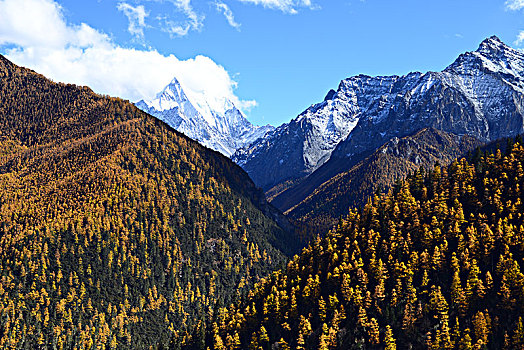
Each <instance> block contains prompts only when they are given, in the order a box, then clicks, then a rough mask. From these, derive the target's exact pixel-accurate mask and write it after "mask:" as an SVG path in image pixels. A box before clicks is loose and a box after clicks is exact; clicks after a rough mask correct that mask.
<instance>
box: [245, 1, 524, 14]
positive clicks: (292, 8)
mask: <svg viewBox="0 0 524 350" xmlns="http://www.w3.org/2000/svg"><path fill="white" fill-rule="evenodd" d="M240 1H241V2H244V3H251V4H255V5H262V6H264V7H266V8H270V9H277V10H280V11H282V12H286V13H291V14H296V13H298V11H297V8H298V7H308V8H315V6H313V4H312V2H311V0H240ZM522 1H524V0H522Z"/></svg>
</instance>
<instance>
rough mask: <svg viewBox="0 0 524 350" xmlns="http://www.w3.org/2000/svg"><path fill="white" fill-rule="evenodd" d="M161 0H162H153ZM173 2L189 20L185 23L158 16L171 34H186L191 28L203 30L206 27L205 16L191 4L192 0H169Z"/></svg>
mask: <svg viewBox="0 0 524 350" xmlns="http://www.w3.org/2000/svg"><path fill="white" fill-rule="evenodd" d="M152 1H157V2H158V1H161V0H152ZM167 1H169V2H170V3H172V4H173V5H174V6H175V8H176V9H177V11H179V12H182V13H183V14H184V15H185V16H186V17H187V20H186V21H185V22H183V23H179V22H176V21H173V20H171V19H170V18H169V17H167V16H161V17H157V19H158V20H160V21H161V22H162V23H163V26H162V30H163V31H165V32H166V33H169V34H170V35H174V36H185V35H187V34H188V33H189V31H190V30H195V31H201V30H202V28H203V27H204V19H205V16H204V15H202V14H198V13H197V12H196V11H195V10H194V9H193V6H191V0H167Z"/></svg>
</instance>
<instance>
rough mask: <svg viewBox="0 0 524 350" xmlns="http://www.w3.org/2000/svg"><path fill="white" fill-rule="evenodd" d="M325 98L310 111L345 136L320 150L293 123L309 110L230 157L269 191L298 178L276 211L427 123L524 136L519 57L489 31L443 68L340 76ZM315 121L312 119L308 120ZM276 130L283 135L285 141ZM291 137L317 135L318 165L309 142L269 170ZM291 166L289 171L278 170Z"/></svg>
mask: <svg viewBox="0 0 524 350" xmlns="http://www.w3.org/2000/svg"><path fill="white" fill-rule="evenodd" d="M330 95H331V96H330V98H331V99H328V100H327V101H324V102H322V103H320V104H318V105H315V106H313V107H311V108H310V109H311V110H315V111H317V114H316V116H317V118H318V119H320V120H340V121H343V122H341V123H340V124H338V125H339V127H338V129H337V130H344V133H346V132H347V136H345V135H344V134H343V133H342V132H341V133H340V137H338V138H331V139H330V140H332V143H331V144H329V147H327V146H326V147H324V146H323V144H322V140H321V139H320V138H318V137H317V138H314V135H315V133H314V132H312V130H314V128H310V130H309V131H307V132H303V136H301V135H302V134H301V133H300V132H297V128H296V126H295V125H300V123H298V121H300V120H303V119H305V118H304V114H305V115H311V113H308V111H306V112H304V113H303V114H302V115H301V116H299V117H298V118H297V119H295V120H294V121H292V122H290V123H289V124H285V125H283V126H281V127H280V128H278V129H277V130H276V131H275V132H273V133H270V134H268V135H266V137H265V138H263V139H261V140H258V141H257V142H255V143H254V144H253V145H252V146H250V147H249V148H248V149H242V150H240V151H238V152H237V153H236V154H235V155H234V156H233V159H234V160H235V161H237V162H238V163H239V164H240V165H241V166H242V167H243V168H244V169H245V170H246V171H247V172H248V173H249V174H250V175H251V176H252V178H253V179H254V181H255V183H257V185H259V186H262V187H263V188H264V189H266V190H268V189H269V188H271V187H272V186H275V185H278V184H281V183H284V182H286V181H287V180H289V178H290V177H293V176H295V179H294V183H293V186H292V187H291V188H289V189H287V190H284V191H282V192H281V193H279V194H278V195H276V196H274V198H273V201H272V203H273V204H274V205H276V206H277V207H279V208H280V209H283V210H288V209H290V208H292V207H293V206H295V205H296V204H297V203H299V202H300V201H302V200H304V199H305V198H306V197H307V196H309V195H310V194H311V193H313V191H315V189H317V188H318V187H319V186H320V185H322V184H323V183H324V182H326V181H328V180H330V179H331V178H333V177H334V176H336V175H337V174H340V173H342V172H345V171H348V170H349V169H351V168H352V167H353V166H355V165H356V164H358V163H359V162H360V161H362V160H364V159H365V158H366V157H368V156H369V155H371V154H372V153H373V152H374V151H375V150H376V149H377V148H378V147H380V146H382V145H384V144H385V143H387V142H388V141H390V140H391V139H392V138H395V137H399V138H402V137H405V136H408V135H412V134H414V133H416V132H417V131H419V130H421V129H424V128H428V127H432V128H435V129H438V130H442V131H445V132H449V133H453V134H455V135H469V136H472V137H474V138H475V139H478V140H480V141H483V142H488V141H491V140H495V139H498V138H502V137H508V136H512V135H516V134H520V133H522V132H523V131H524V55H523V53H521V52H520V51H517V50H514V49H512V48H510V47H508V46H507V45H505V44H504V43H503V42H501V41H500V39H498V38H497V37H495V36H493V37H490V38H488V39H486V40H484V41H483V42H482V43H481V44H480V46H479V48H478V49H477V50H476V51H473V52H467V53H464V54H462V55H460V56H459V58H458V59H457V60H456V61H455V62H454V63H453V64H451V65H450V66H449V67H447V68H446V69H445V70H443V71H442V72H428V73H424V74H423V73H419V72H415V73H410V74H407V75H405V76H390V77H369V76H364V75H359V76H355V77H350V78H348V79H345V80H343V81H342V82H341V83H340V85H339V87H338V90H337V91H336V92H335V93H334V94H330ZM333 106H336V108H335V107H333ZM319 116H321V117H319ZM341 116H343V118H342V117H341ZM311 119H314V118H312V117H311V118H310V120H311ZM314 124H315V121H310V122H309V124H308V125H314ZM277 132H278V133H277ZM275 135H288V136H287V138H286V139H283V138H282V137H275ZM290 137H294V138H295V140H294V144H298V145H309V144H311V143H312V140H313V139H314V140H315V142H316V149H321V148H322V149H328V148H329V151H326V152H325V153H323V155H322V157H319V158H317V159H319V161H318V162H317V163H316V164H315V166H310V167H306V166H305V164H306V163H307V162H306V161H305V160H306V159H310V157H311V156H310V153H309V151H310V150H311V149H312V147H298V146H297V147H293V150H292V151H290V152H292V154H293V155H294V157H295V158H294V161H289V162H285V161H283V162H281V163H280V164H279V167H277V168H273V166H274V164H275V159H277V158H279V157H282V155H281V154H279V152H278V151H279V150H280V149H281V148H282V145H281V143H282V142H283V141H284V142H285V141H287V142H288V143H289V141H288V140H289V138H290ZM337 140H338V141H337ZM334 143H336V145H333V144H334ZM297 149H300V150H302V152H298V151H297ZM288 164H290V166H291V168H290V169H286V170H283V169H281V168H282V167H288ZM262 165H266V167H267V168H263V167H262ZM266 174H267V175H266ZM293 174H294V175H293ZM261 179H270V180H266V181H264V180H261Z"/></svg>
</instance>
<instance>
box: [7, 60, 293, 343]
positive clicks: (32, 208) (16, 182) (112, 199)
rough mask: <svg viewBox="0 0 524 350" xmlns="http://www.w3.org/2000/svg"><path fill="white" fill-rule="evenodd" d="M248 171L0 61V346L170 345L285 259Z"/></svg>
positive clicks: (198, 331)
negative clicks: (246, 172)
mask: <svg viewBox="0 0 524 350" xmlns="http://www.w3.org/2000/svg"><path fill="white" fill-rule="evenodd" d="M275 220H282V218H281V217H279V214H278V212H277V211H276V210H274V209H273V208H272V207H270V206H269V205H268V204H267V203H266V202H265V200H264V197H263V194H262V193H261V192H260V191H259V190H258V189H256V188H255V186H254V185H253V183H252V182H251V180H250V179H249V177H248V176H247V174H245V172H243V171H242V170H241V169H240V168H239V167H238V166H236V165H235V164H233V163H232V162H231V161H230V160H228V159H226V158H225V157H223V156H221V155H219V154H218V153H216V152H214V151H211V150H209V149H206V148H204V147H203V146H200V145H199V144H198V143H197V142H194V141H192V140H190V139H188V138H187V137H185V136H183V135H181V134H179V133H177V132H176V131H174V130H173V129H171V128H169V127H168V126H167V125H166V124H164V123H162V122H160V121H158V120H157V119H155V118H153V117H151V116H149V115H147V114H145V113H143V112H141V111H139V110H138V109H136V108H135V107H134V106H133V105H132V104H130V103H129V102H127V101H123V100H121V99H117V98H110V97H105V96H100V95H96V94H94V93H93V92H92V91H91V90H90V89H89V88H86V87H78V86H74V85H65V84H56V83H52V82H50V81H49V80H47V79H45V78H44V77H43V76H41V75H38V74H36V73H34V72H32V71H30V70H27V69H24V68H20V67H17V66H15V65H13V64H12V63H11V62H9V61H8V60H6V59H5V58H3V57H1V56H0V348H18V349H19V348H25V349H37V348H55V349H110V348H111V349H113V348H114V349H116V348H118V349H122V348H132V349H141V348H150V347H154V348H157V347H158V348H163V347H165V348H168V347H170V348H178V347H179V346H180V345H181V344H183V343H185V342H186V341H188V340H189V339H193V341H195V339H199V338H201V337H202V335H203V334H204V330H205V323H206V322H207V320H208V319H210V318H212V317H213V315H214V314H215V313H216V312H217V310H218V308H219V307H220V306H221V305H228V304H229V303H231V302H233V301H234V300H236V299H237V298H240V297H241V296H242V295H244V294H245V293H246V291H247V290H248V288H249V287H250V286H251V285H252V283H253V282H254V281H256V280H258V279H259V278H260V277H262V276H265V275H267V274H268V273H269V272H270V271H272V270H274V269H275V268H277V267H278V266H282V265H281V264H282V263H284V262H285V261H286V258H285V255H284V254H283V253H282V250H285V249H287V251H288V252H289V251H291V249H293V240H292V239H291V236H290V233H288V232H286V231H284V230H283V229H281V228H280V227H279V225H277V224H276V222H275Z"/></svg>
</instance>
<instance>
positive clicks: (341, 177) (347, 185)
mask: <svg viewBox="0 0 524 350" xmlns="http://www.w3.org/2000/svg"><path fill="white" fill-rule="evenodd" d="M481 145H483V143H482V142H480V141H478V140H477V139H475V138H474V137H471V136H467V135H463V136H458V135H454V134H451V133H447V132H444V131H441V130H437V129H433V128H428V129H423V130H420V131H418V132H416V133H415V134H413V135H410V136H406V137H404V138H401V139H399V138H394V139H392V140H391V141H389V142H387V143H386V144H384V145H383V146H382V147H380V148H378V149H377V150H376V151H375V152H373V154H371V155H370V156H369V157H367V158H366V159H364V160H363V161H361V162H359V163H358V164H357V165H355V166H354V167H353V168H351V169H350V170H349V171H346V172H343V173H340V174H338V175H337V176H335V177H333V178H332V179H330V180H329V181H327V182H325V183H323V184H322V185H321V186H320V187H319V188H317V189H316V190H315V191H314V192H313V193H312V194H311V195H309V196H308V197H307V198H306V199H305V200H303V201H302V202H300V203H299V204H297V205H296V206H294V207H293V208H291V209H289V210H288V211H287V212H286V215H287V216H288V217H289V218H290V219H292V220H294V221H296V222H298V223H299V224H300V225H301V226H303V227H304V229H307V230H308V231H309V232H311V231H312V232H315V233H316V234H318V233H319V232H327V231H328V230H329V229H330V228H332V227H333V226H334V225H335V224H336V223H337V222H338V219H339V218H340V217H341V216H345V215H347V214H348V212H349V209H350V208H353V207H356V206H361V205H363V204H365V203H366V200H367V198H369V197H370V196H372V195H373V194H374V193H375V192H376V191H377V190H378V189H382V190H386V191H387V190H388V189H389V188H391V187H392V186H393V185H394V184H395V182H396V181H398V180H401V179H404V178H405V177H406V176H408V174H410V173H413V172H415V171H416V170H417V169H418V168H420V167H424V168H426V169H431V168H433V166H434V165H435V164H436V163H438V164H440V165H448V164H450V163H451V162H452V161H453V160H455V159H457V158H459V157H461V156H463V155H465V154H466V153H467V152H468V151H471V150H473V149H475V148H476V147H478V146H481ZM305 235H306V236H307V233H306V234H305Z"/></svg>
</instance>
